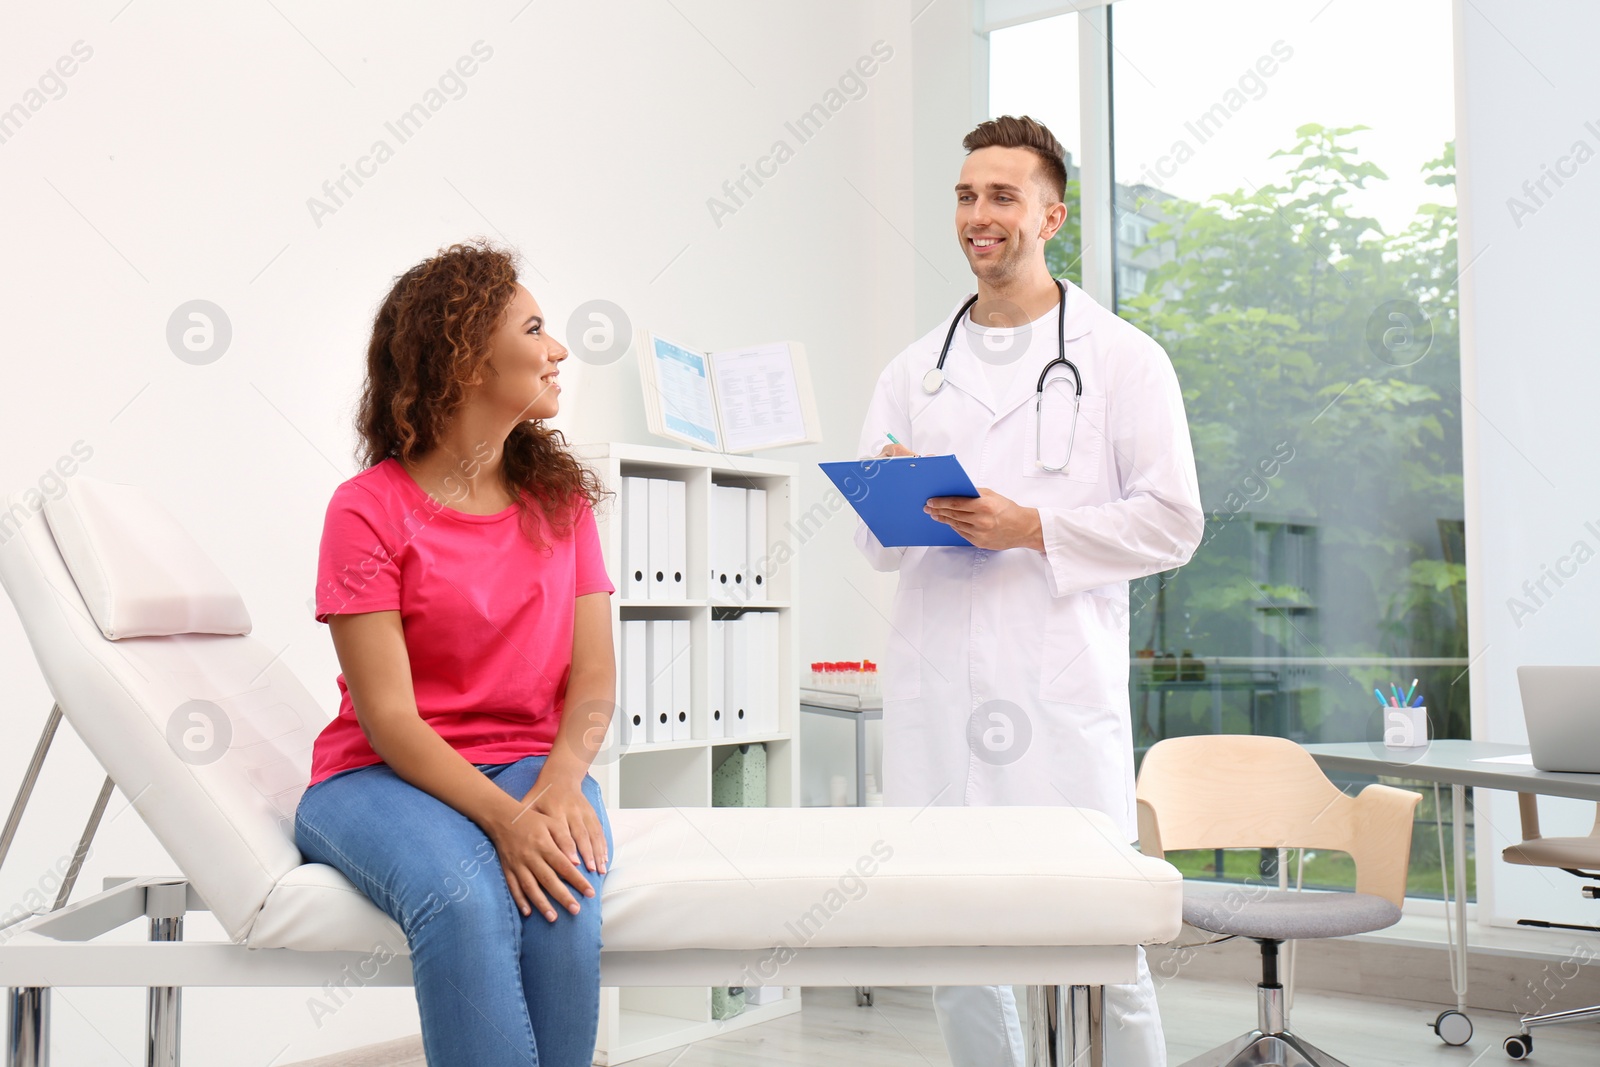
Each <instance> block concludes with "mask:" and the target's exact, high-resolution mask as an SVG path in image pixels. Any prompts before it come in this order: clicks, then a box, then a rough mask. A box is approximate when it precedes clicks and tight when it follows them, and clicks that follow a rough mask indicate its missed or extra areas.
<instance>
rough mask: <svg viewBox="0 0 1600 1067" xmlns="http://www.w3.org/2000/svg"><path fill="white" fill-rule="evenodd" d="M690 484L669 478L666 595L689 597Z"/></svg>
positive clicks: (672, 598)
mask: <svg viewBox="0 0 1600 1067" xmlns="http://www.w3.org/2000/svg"><path fill="white" fill-rule="evenodd" d="M688 491H689V486H688V485H687V484H685V483H684V482H680V481H676V480H673V481H669V482H667V585H668V587H669V588H668V590H667V594H666V595H667V599H669V600H687V599H688V598H689V546H688V544H687V542H688V539H689V513H688Z"/></svg>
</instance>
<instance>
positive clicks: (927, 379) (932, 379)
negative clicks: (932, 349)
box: [922, 367, 944, 396]
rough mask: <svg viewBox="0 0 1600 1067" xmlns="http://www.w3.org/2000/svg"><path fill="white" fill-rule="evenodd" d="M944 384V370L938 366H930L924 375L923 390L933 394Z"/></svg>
mask: <svg viewBox="0 0 1600 1067" xmlns="http://www.w3.org/2000/svg"><path fill="white" fill-rule="evenodd" d="M942 385H944V371H942V370H940V369H939V368H937V367H929V368H928V373H927V374H924V375H923V376H922V391H923V392H924V393H927V394H928V395H929V396H932V395H933V394H934V393H937V392H938V391H939V387H940V386H942Z"/></svg>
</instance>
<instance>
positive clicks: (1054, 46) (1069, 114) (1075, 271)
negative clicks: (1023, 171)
mask: <svg viewBox="0 0 1600 1067" xmlns="http://www.w3.org/2000/svg"><path fill="white" fill-rule="evenodd" d="M1077 69H1078V16H1077V15H1074V14H1067V15H1057V16H1054V17H1052V18H1047V19H1039V20H1037V21H1035V22H1027V23H1023V24H1022V25H1020V26H1012V27H1008V28H1006V29H1003V30H995V31H994V32H993V33H991V34H990V35H989V117H990V118H994V117H996V116H999V115H1030V116H1032V117H1033V118H1035V119H1038V120H1039V121H1040V122H1042V123H1044V124H1045V125H1046V126H1048V127H1050V132H1051V133H1053V134H1055V135H1056V140H1058V141H1060V142H1061V145H1062V147H1063V148H1065V149H1066V150H1067V221H1066V222H1065V223H1064V224H1063V225H1062V227H1061V229H1060V230H1058V231H1056V235H1055V236H1054V237H1052V238H1051V239H1050V243H1049V244H1048V245H1046V246H1045V250H1044V254H1045V259H1046V261H1047V262H1048V263H1049V264H1050V272H1051V273H1052V274H1054V275H1055V276H1056V277H1058V278H1067V279H1070V280H1071V281H1073V282H1074V283H1078V282H1081V281H1082V280H1083V237H1082V234H1083V230H1082V227H1081V226H1080V224H1079V210H1078V208H1079V202H1080V199H1081V193H1080V188H1079V182H1078V160H1079V157H1080V156H1081V155H1082V144H1083V140H1082V138H1081V137H1080V135H1079V132H1078V126H1079V122H1078V79H1077Z"/></svg>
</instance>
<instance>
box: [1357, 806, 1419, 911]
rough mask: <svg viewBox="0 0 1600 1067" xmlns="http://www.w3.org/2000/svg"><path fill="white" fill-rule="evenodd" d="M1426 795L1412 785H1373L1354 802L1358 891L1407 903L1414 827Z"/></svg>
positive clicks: (1399, 905) (1392, 901) (1396, 903)
mask: <svg viewBox="0 0 1600 1067" xmlns="http://www.w3.org/2000/svg"><path fill="white" fill-rule="evenodd" d="M1421 802H1422V797H1421V796H1419V795H1418V794H1416V793H1413V792H1411V791H1410V790H1408V789H1396V788H1394V787H1393V786H1388V785H1377V784H1373V785H1369V786H1367V787H1366V788H1365V789H1363V790H1362V791H1361V792H1360V794H1359V795H1357V796H1356V798H1355V801H1354V803H1353V804H1351V806H1350V855H1351V857H1352V858H1353V859H1354V860H1355V861H1356V892H1358V893H1371V894H1373V895H1375V896H1380V897H1383V898H1384V899H1385V900H1387V901H1389V902H1390V903H1391V904H1393V905H1394V906H1395V907H1397V908H1399V907H1404V906H1405V899H1406V876H1407V875H1408V874H1409V873H1410V870H1411V828H1412V822H1413V820H1414V819H1415V812H1416V809H1417V805H1418V804H1420V803H1421Z"/></svg>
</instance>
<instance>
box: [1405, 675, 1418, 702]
mask: <svg viewBox="0 0 1600 1067" xmlns="http://www.w3.org/2000/svg"><path fill="white" fill-rule="evenodd" d="M1416 691H1417V680H1416V679H1415V678H1413V679H1411V688H1410V689H1407V690H1406V706H1407V707H1410V706H1411V697H1412V696H1413V695H1414V694H1415V693H1416Z"/></svg>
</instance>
